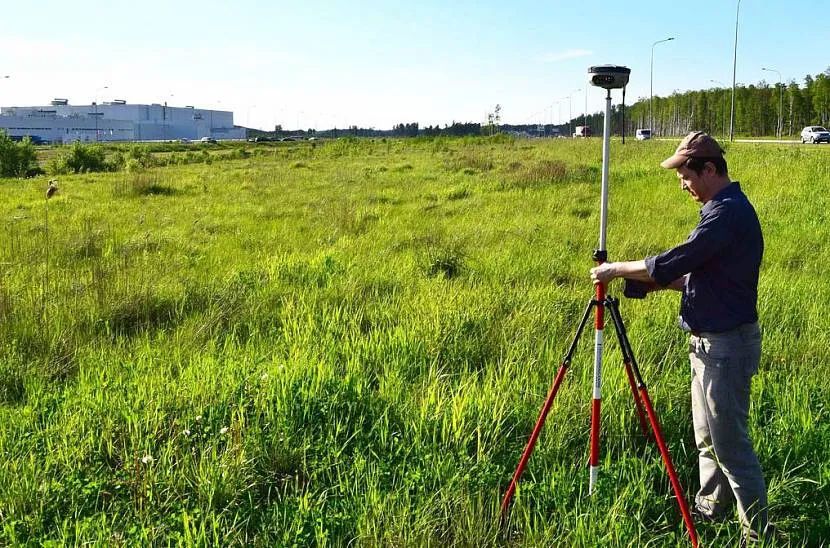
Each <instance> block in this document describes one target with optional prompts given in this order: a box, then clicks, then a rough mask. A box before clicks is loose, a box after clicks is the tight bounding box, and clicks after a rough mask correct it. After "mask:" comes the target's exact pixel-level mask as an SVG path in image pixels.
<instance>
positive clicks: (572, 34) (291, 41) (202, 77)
mask: <svg viewBox="0 0 830 548" xmlns="http://www.w3.org/2000/svg"><path fill="white" fill-rule="evenodd" d="M735 8H736V0H698V1H697V2H694V3H689V2H678V1H674V0H663V1H653V0H642V1H638V2H625V3H624V2H613V3H612V2H607V1H593V0H583V1H582V2H572V1H569V2H565V1H555V0H548V1H546V2H541V1H514V2H510V3H508V2H496V1H490V0H485V1H478V2H471V1H467V0H462V1H455V2H450V1H445V2H438V1H433V0H422V1H420V2H414V3H403V2H391V1H387V2H381V1H368V0H364V1H328V0H316V1H297V0H293V1H290V2H288V1H275V2H271V3H266V2H254V1H251V0H235V1H233V2H228V1H221V2H219V1H214V0H203V1H201V2H191V1H179V2H175V1H168V2H161V1H157V0H148V1H144V2H132V3H127V2H120V1H110V2H91V1H85V0H77V1H74V2H66V1H60V2H58V1H53V0H48V1H46V0H41V1H39V2H38V3H37V4H26V3H23V2H14V3H11V4H10V5H7V6H4V8H3V13H2V25H3V29H4V30H3V33H2V35H0V51H3V52H4V53H5V54H6V55H3V56H2V57H0V76H3V75H9V76H10V78H8V79H0V104H2V105H4V106H7V105H23V104H47V103H48V101H50V100H51V99H52V98H54V97H66V98H68V99H69V100H70V103H73V104H83V103H90V102H91V101H93V100H95V99H96V98H97V100H99V101H104V100H110V99H114V98H117V99H126V100H127V101H128V102H138V103H151V102H156V103H162V102H165V101H167V103H168V104H171V105H177V106H184V105H195V106H198V107H203V108H218V109H222V110H233V111H234V114H235V121H236V123H237V124H241V125H250V126H251V127H262V128H266V129H267V128H273V126H274V125H275V124H281V125H282V126H283V127H286V128H295V127H302V128H309V127H316V128H318V129H324V128H329V127H332V126H337V127H346V126H349V125H353V124H354V125H359V126H362V127H376V128H381V129H385V128H390V127H391V126H392V125H393V124H396V123H398V122H412V121H417V122H419V123H420V124H421V125H422V126H424V125H431V124H441V125H443V124H445V123H451V122H452V121H453V120H455V121H476V122H478V121H481V122H483V121H485V120H486V115H487V113H488V112H491V111H492V110H493V107H494V106H495V105H496V104H497V103H498V104H501V106H502V119H503V121H504V122H508V123H530V122H533V123H539V122H544V123H549V122H558V121H564V120H566V119H567V117H568V113H569V111H570V112H571V113H572V114H573V116H577V115H579V114H581V113H582V112H583V110H584V109H585V104H586V95H585V74H586V70H587V68H588V67H589V66H591V65H596V64H605V63H614V64H622V65H626V66H628V67H630V68H631V69H632V74H631V82H630V84H629V88H628V92H627V101H628V102H633V101H634V100H636V99H637V98H638V97H648V94H649V60H650V55H651V51H652V44H653V43H654V42H655V41H656V40H661V39H663V38H667V37H670V36H672V37H674V38H675V40H673V41H671V42H666V43H662V44H658V45H657V46H656V47H655V48H654V94H655V95H666V94H670V93H672V91H674V90H679V91H682V90H687V89H700V88H704V87H710V86H714V85H715V84H713V83H712V82H711V80H717V81H720V82H722V83H724V84H725V85H727V86H728V85H731V81H732V48H733V40H734V32H735ZM829 20H830V1H828V0H791V1H789V2H770V1H764V2H761V1H759V0H741V7H740V22H739V36H738V67H737V80H738V82H744V83H757V82H759V81H761V80H766V81H768V82H777V80H778V76H777V74H775V73H772V72H764V71H762V70H761V67H768V68H773V69H776V70H778V71H780V72H781V75H782V77H783V79H784V81H789V80H793V79H794V80H795V81H797V82H799V83H800V82H802V81H803V78H804V76H805V75H807V74H817V73H819V72H822V71H824V70H825V69H826V68H827V67H828V65H830V56H828V54H827V51H828V41H829V40H830V33H828V32H827V31H826V25H827V21H829ZM105 86H106V87H105ZM577 89H578V90H580V91H575V90H577ZM602 98H603V92H602V91H601V90H597V89H594V88H590V89H588V95H587V103H588V110H589V111H591V112H595V111H600V110H602V108H603V102H602ZM614 100H615V102H616V101H618V100H619V94H617V95H615V98H614Z"/></svg>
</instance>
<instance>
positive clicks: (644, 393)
mask: <svg viewBox="0 0 830 548" xmlns="http://www.w3.org/2000/svg"><path fill="white" fill-rule="evenodd" d="M606 302H607V305H608V310H609V312H610V314H611V319H612V320H613V322H614V327H615V328H616V330H617V336H618V337H619V340H620V347H621V349H622V352H623V356H624V357H625V359H626V365H627V366H629V367H628V368H627V369H629V370H630V372H631V375H633V379H631V378H630V377H629V380H630V381H633V382H636V383H637V387H638V388H639V392H640V398H642V401H643V405H644V406H645V408H646V413H647V414H648V420H649V422H650V423H651V429H652V430H653V431H654V438H655V440H656V441H657V447H658V448H660V456H661V457H663V464H665V466H666V471H667V472H668V474H669V481H670V482H671V486H672V489H673V490H674V496H675V498H677V505H678V506H679V507H680V513H681V514H682V515H683V522H684V523H685V525H686V530H687V531H688V532H689V539H690V540H691V541H692V546H694V547H695V548H697V531H696V530H695V524H694V522H693V521H692V514H691V512H689V505H688V504H687V503H686V496H685V495H684V494H683V487H681V485H680V481H679V480H678V479H677V473H676V472H675V471H674V465H672V462H671V455H669V449H668V448H667V447H666V442H665V441H664V440H663V433H662V432H661V431H660V423H659V422H658V421H657V414H656V413H655V412H654V407H653V406H652V405H651V399H650V398H649V397H648V389H646V383H645V382H643V376H642V375H641V374H640V368H639V367H637V360H635V359H634V352H633V351H632V350H631V342H630V341H629V340H628V335H627V334H626V331H625V324H624V323H623V320H622V316H621V315H620V309H619V300H617V299H615V298H614V297H608V299H606ZM636 399H637V398H636V397H635V400H636Z"/></svg>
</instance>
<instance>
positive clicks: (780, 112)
mask: <svg viewBox="0 0 830 548" xmlns="http://www.w3.org/2000/svg"><path fill="white" fill-rule="evenodd" d="M761 70H765V71H767V72H774V73H776V74H777V75H778V88H779V91H778V124H777V127H776V129H777V131H776V133H777V134H778V138H779V139H780V138H781V135H782V134H783V133H784V83H783V82H782V80H781V73H780V72H778V71H777V70H775V69H771V68H765V67H761Z"/></svg>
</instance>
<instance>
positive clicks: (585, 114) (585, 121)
mask: <svg viewBox="0 0 830 548" xmlns="http://www.w3.org/2000/svg"><path fill="white" fill-rule="evenodd" d="M582 127H583V128H587V127H588V85H587V84H586V85H585V111H584V112H583V113H582ZM582 133H583V137H587V135H585V134H586V133H587V132H586V131H585V130H584V129H583V130H582Z"/></svg>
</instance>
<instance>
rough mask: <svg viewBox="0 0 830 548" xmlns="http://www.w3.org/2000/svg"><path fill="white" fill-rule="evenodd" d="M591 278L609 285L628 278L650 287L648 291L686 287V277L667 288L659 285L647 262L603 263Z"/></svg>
mask: <svg viewBox="0 0 830 548" xmlns="http://www.w3.org/2000/svg"><path fill="white" fill-rule="evenodd" d="M591 278H592V279H593V280H594V283H600V282H601V283H608V282H610V281H611V280H613V279H614V278H627V279H629V280H635V281H638V282H643V283H645V284H646V285H647V286H648V289H647V291H657V290H660V289H675V290H677V291H683V289H684V288H685V286H686V276H681V277H680V278H678V279H676V280H674V281H672V282H671V283H670V284H669V285H667V286H666V287H665V288H663V287H661V286H660V285H658V284H657V282H656V281H655V280H654V278H652V277H651V275H649V273H648V269H647V268H646V262H645V261H620V262H616V263H603V264H601V265H598V266H595V267H594V268H592V269H591Z"/></svg>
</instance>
